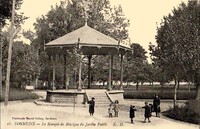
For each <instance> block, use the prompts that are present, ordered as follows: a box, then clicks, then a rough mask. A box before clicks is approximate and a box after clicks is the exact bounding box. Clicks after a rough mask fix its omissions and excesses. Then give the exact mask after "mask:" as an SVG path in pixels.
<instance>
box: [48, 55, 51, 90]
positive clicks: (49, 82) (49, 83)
mask: <svg viewBox="0 0 200 129" xmlns="http://www.w3.org/2000/svg"><path fill="white" fill-rule="evenodd" d="M48 64H49V68H48V89H51V55H50V54H49V55H48Z"/></svg>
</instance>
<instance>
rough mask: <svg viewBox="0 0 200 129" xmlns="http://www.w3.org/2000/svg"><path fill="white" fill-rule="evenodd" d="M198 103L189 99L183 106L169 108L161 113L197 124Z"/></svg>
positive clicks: (199, 115) (199, 118)
mask: <svg viewBox="0 0 200 129" xmlns="http://www.w3.org/2000/svg"><path fill="white" fill-rule="evenodd" d="M198 105H199V101H195V100H189V101H188V102H187V103H186V105H185V106H181V107H179V106H176V107H174V108H170V109H169V110H168V111H165V112H163V115H164V116H167V117H169V118H172V119H175V120H180V121H185V122H189V123H194V124H199V121H200V112H199V111H200V109H199V108H198V107H197V106H198Z"/></svg>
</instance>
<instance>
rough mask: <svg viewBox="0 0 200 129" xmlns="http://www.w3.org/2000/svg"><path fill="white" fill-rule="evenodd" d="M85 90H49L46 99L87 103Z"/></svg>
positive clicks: (49, 100) (56, 101)
mask: <svg viewBox="0 0 200 129" xmlns="http://www.w3.org/2000/svg"><path fill="white" fill-rule="evenodd" d="M85 96H86V95H85V92H82V91H73V90H72V91H70V90H69V91H59V90H56V91H50V90H48V91H47V96H46V101H47V102H50V103H72V104H73V103H74V102H75V104H84V103H85Z"/></svg>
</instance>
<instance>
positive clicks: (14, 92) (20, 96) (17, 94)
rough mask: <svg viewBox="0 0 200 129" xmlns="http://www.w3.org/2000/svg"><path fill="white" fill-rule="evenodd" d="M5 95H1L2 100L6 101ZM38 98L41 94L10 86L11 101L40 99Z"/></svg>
mask: <svg viewBox="0 0 200 129" xmlns="http://www.w3.org/2000/svg"><path fill="white" fill-rule="evenodd" d="M3 91H4V89H3ZM4 97H5V96H4V94H3V95H2V96H0V102H2V101H4ZM38 98H39V96H38V95H36V94H34V93H32V92H31V91H23V90H21V89H18V88H12V87H11V88H10V94H9V101H15V100H27V99H38Z"/></svg>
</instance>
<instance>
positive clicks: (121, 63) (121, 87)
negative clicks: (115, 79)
mask: <svg viewBox="0 0 200 129" xmlns="http://www.w3.org/2000/svg"><path fill="white" fill-rule="evenodd" d="M123 72H124V69H123V54H121V60H120V90H123Z"/></svg>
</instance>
